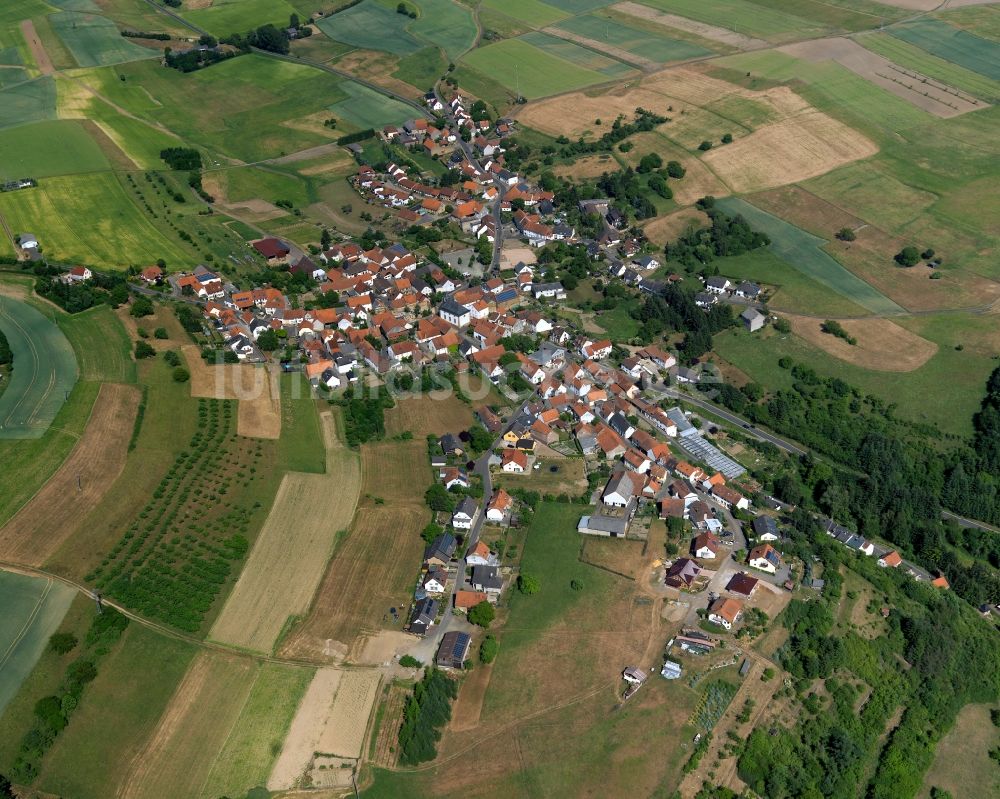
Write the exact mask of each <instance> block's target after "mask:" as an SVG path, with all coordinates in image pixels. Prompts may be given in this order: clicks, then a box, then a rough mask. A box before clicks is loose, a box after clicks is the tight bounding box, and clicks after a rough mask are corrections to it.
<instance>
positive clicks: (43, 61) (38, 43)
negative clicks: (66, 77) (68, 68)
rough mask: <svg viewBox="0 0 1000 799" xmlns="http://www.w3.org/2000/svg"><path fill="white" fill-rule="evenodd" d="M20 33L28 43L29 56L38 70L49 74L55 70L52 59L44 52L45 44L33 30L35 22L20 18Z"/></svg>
mask: <svg viewBox="0 0 1000 799" xmlns="http://www.w3.org/2000/svg"><path fill="white" fill-rule="evenodd" d="M21 35H22V36H24V41H25V42H27V43H28V50H30V51H31V57H32V59H34V62H35V66H36V67H38V71H39V72H41V73H42V74H43V75H51V74H52V73H53V72H55V71H56V70H55V67H54V66H52V59H51V58H49V54H48V53H47V52H45V46H44V45H43V44H42V40H41V39H40V38H39V37H38V32H37V31H36V30H35V23H34V22H32V21H31V20H30V19H25V20H22V21H21Z"/></svg>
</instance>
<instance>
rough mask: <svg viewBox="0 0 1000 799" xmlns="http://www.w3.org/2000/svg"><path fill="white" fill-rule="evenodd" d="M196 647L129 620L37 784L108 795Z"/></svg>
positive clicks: (84, 795)
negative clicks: (130, 622) (127, 625)
mask: <svg viewBox="0 0 1000 799" xmlns="http://www.w3.org/2000/svg"><path fill="white" fill-rule="evenodd" d="M195 652H196V647H194V646H192V645H191V644H188V643H185V642H181V641H178V640H176V639H174V638H169V637H167V636H164V635H160V634H159V633H156V632H153V631H151V630H149V629H147V628H146V627H143V626H142V625H139V624H136V623H134V622H133V623H132V624H130V625H129V627H128V629H127V630H126V631H125V634H124V635H123V636H122V639H121V641H120V642H119V643H118V644H117V645H116V647H115V649H114V650H112V652H111V653H110V654H109V655H108V656H107V657H106V658H104V659H103V660H102V661H101V664H100V666H99V669H98V675H97V679H95V680H94V681H93V682H92V683H91V684H90V685H88V686H87V690H86V692H85V693H84V695H83V698H82V699H81V701H80V704H79V706H78V707H77V709H76V711H75V712H74V713H73V716H72V718H71V719H70V722H69V725H68V726H67V727H66V729H64V730H63V731H62V733H60V735H59V737H58V738H57V739H56V742H55V744H54V745H53V746H52V749H51V750H49V753H48V755H47V756H46V757H45V759H44V761H43V762H42V770H41V774H40V775H39V777H38V780H37V781H36V784H37V785H38V786H39V787H40V788H42V789H43V790H45V791H48V792H50V793H57V794H61V795H63V796H72V797H74V799H107V798H108V797H110V796H115V795H116V794H117V789H118V786H119V785H121V784H122V781H123V780H124V778H125V777H126V775H127V774H128V772H129V770H130V769H131V768H132V767H133V765H134V764H133V758H134V757H135V756H136V755H137V754H138V753H139V752H140V751H141V749H142V746H143V744H144V743H145V741H146V739H147V737H148V736H149V735H150V734H151V733H152V731H153V729H154V728H155V726H156V723H157V722H158V721H159V719H160V715H161V714H162V713H163V709H164V708H165V707H166V706H167V703H168V702H169V701H170V698H171V696H172V695H173V693H174V689H175V688H176V687H177V684H178V683H179V682H180V679H181V677H182V676H183V675H184V672H185V671H186V670H187V666H188V663H189V662H190V661H191V658H192V657H193V656H194V654H195Z"/></svg>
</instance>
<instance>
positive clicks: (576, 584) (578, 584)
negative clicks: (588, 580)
mask: <svg viewBox="0 0 1000 799" xmlns="http://www.w3.org/2000/svg"><path fill="white" fill-rule="evenodd" d="M569 587H570V588H572V589H573V590H574V591H582V590H583V580H570V581H569Z"/></svg>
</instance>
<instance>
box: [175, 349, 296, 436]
mask: <svg viewBox="0 0 1000 799" xmlns="http://www.w3.org/2000/svg"><path fill="white" fill-rule="evenodd" d="M181 349H182V351H183V353H184V358H185V360H186V361H187V364H188V370H189V371H190V372H191V396H192V397H209V398H214V399H235V400H239V403H240V404H239V414H238V416H237V421H236V432H237V433H238V434H239V435H241V436H247V437H248V438H270V439H276V438H279V437H280V436H281V390H280V388H279V387H278V376H277V374H276V373H275V372H273V371H272V370H270V369H268V368H266V367H256V366H250V365H247V364H217V365H209V364H207V363H205V360H204V359H203V358H202V357H201V351H200V350H199V349H198V347H196V346H195V345H193V344H188V345H186V346H184V347H182V348H181Z"/></svg>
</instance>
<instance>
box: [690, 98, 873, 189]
mask: <svg viewBox="0 0 1000 799" xmlns="http://www.w3.org/2000/svg"><path fill="white" fill-rule="evenodd" d="M877 152H878V145H876V144H875V142H873V141H871V140H870V139H868V138H866V137H865V136H863V135H862V134H861V133H859V132H858V131H856V130H854V129H853V128H849V127H847V125H845V124H843V123H842V122H838V121H837V120H835V119H834V118H833V117H830V116H827V115H826V114H824V113H822V112H820V111H815V110H812V111H805V112H802V113H800V114H797V115H796V116H793V117H790V118H788V119H784V120H782V121H780V122H775V123H773V124H770V125H764V126H763V127H761V128H758V129H757V130H755V131H754V132H753V133H751V134H749V135H747V136H744V137H743V138H741V139H737V140H736V141H734V142H733V143H732V144H727V145H725V146H721V147H717V148H715V149H712V150H709V151H708V152H707V153H705V155H704V156H703V160H704V161H705V162H706V163H707V164H708V166H709V167H710V168H711V169H712V171H713V172H715V174H717V175H718V176H719V177H720V178H721V179H722V181H723V182H724V183H726V184H727V185H728V186H729V187H730V188H731V189H732V190H733V191H734V192H739V193H743V192H750V191H760V190H762V189H768V188H772V187H774V186H783V185H785V184H788V183H797V182H798V181H801V180H806V179H807V178H812V177H816V176H817V175H824V174H826V173H827V172H830V171H831V170H833V169H836V168H837V167H838V166H843V165H844V164H848V163H851V162H852V161H860V160H861V159H863V158H868V157H869V156H872V155H875V154H876V153H877Z"/></svg>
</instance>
